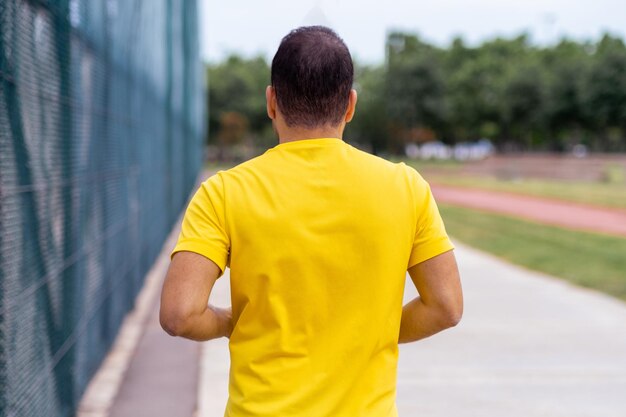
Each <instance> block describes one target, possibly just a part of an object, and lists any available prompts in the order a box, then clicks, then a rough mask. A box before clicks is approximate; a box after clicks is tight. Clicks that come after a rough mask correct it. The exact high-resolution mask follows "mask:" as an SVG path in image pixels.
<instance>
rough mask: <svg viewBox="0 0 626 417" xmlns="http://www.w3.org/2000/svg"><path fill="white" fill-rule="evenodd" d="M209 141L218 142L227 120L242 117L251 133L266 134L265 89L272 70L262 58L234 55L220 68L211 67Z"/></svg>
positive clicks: (209, 74) (220, 64)
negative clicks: (225, 119) (235, 116)
mask: <svg viewBox="0 0 626 417" xmlns="http://www.w3.org/2000/svg"><path fill="white" fill-rule="evenodd" d="M207 75H208V90H209V91H208V101H209V103H208V104H209V132H208V134H209V142H211V143H215V142H217V141H218V140H219V135H220V131H221V130H222V128H223V124H224V120H223V119H224V117H225V116H226V117H227V119H230V118H232V117H233V115H234V114H236V115H237V117H238V118H241V117H243V119H241V120H243V125H244V126H245V128H246V129H249V130H250V132H251V133H253V134H256V135H263V134H264V133H265V129H266V127H267V125H268V119H267V113H266V110H265V87H266V86H267V85H269V83H270V69H269V66H268V64H267V62H265V59H264V58H262V57H257V58H252V59H244V58H241V57H238V56H235V55H232V56H230V57H229V58H228V59H226V60H225V61H224V62H221V63H219V64H217V65H209V66H208V68H207ZM228 116H230V117H228Z"/></svg>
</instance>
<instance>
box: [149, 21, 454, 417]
mask: <svg viewBox="0 0 626 417" xmlns="http://www.w3.org/2000/svg"><path fill="white" fill-rule="evenodd" d="M352 81H353V65H352V59H351V57H350V53H349V51H348V49H347V47H346V45H345V44H344V43H343V41H342V40H341V39H340V38H339V37H338V36H337V35H336V34H335V33H334V32H333V31H331V30H330V29H327V28H324V27H319V26H316V27H304V28H300V29H296V30H294V31H292V32H291V33H289V34H288V35H287V36H286V37H285V38H284V39H283V40H282V42H281V44H280V47H279V48H278V51H277V52H276V56H275V57H274V60H273V62H272V76H271V86H269V87H267V90H266V99H267V113H268V115H269V117H270V119H272V123H273V125H274V128H275V130H276V132H277V135H278V138H279V144H278V145H277V146H275V147H274V148H272V149H270V150H269V151H267V152H266V153H265V154H263V155H262V156H260V157H257V158H255V159H252V160H250V161H248V162H246V163H243V164H241V165H239V166H237V167H235V168H232V169H230V170H228V171H223V172H219V173H217V174H216V175H214V176H212V177H211V178H209V179H208V180H207V181H206V182H204V183H203V184H202V186H201V188H200V190H199V191H198V192H197V193H196V195H195V196H194V198H193V199H192V201H191V203H190V204H189V207H188V209H187V212H186V214H185V218H184V221H183V225H182V232H181V235H180V239H179V241H178V244H177V246H176V248H175V249H174V254H173V257H172V264H171V266H170V270H169V272H168V274H167V278H166V281H165V284H164V286H163V294H162V298H161V324H162V326H163V328H164V329H165V330H166V331H167V332H168V333H169V334H171V335H177V336H182V337H186V338H189V339H193V340H208V339H213V338H217V337H230V344H229V346H230V355H231V372H230V386H229V394H230V395H229V400H228V404H227V407H226V414H225V415H226V416H229V417H243V416H246V417H249V416H267V417H281V416H289V417H297V416H313V417H392V416H397V411H396V407H395V393H396V367H397V360H398V342H400V343H402V342H410V341H414V340H419V339H422V338H424V337H427V336H430V335H433V334H435V333H437V332H439V331H441V330H443V329H446V328H448V327H451V326H454V325H455V324H456V323H457V322H458V321H459V320H460V317H461V314H462V304H463V302H462V295H461V286H460V281H459V274H458V270H457V266H456V262H455V258H454V255H453V252H452V249H453V246H452V244H451V243H450V240H449V239H448V236H447V235H446V232H445V229H444V225H443V223H442V221H441V218H440V216H439V213H438V210H437V206H436V205H435V202H434V200H433V198H432V195H431V193H430V189H429V187H428V184H427V183H426V182H425V181H424V180H423V179H422V178H421V177H420V176H419V174H418V173H417V172H416V171H415V170H413V169H412V168H409V167H407V166H405V165H404V164H393V163H390V162H387V161H385V160H383V159H380V158H378V157H375V156H372V155H369V154H367V153H364V152H361V151H359V150H357V149H355V148H353V147H351V146H350V145H348V144H346V143H345V142H343V140H342V139H341V137H342V134H343V130H344V128H345V126H346V123H348V122H350V120H351V119H352V117H353V116H354V111H355V106H356V102H357V94H356V91H355V90H353V89H352ZM229 265H230V284H231V301H232V313H231V310H230V309H227V310H226V309H218V308H215V307H212V306H207V303H208V298H209V294H210V292H211V288H212V287H213V284H214V283H215V281H216V280H217V278H218V277H219V276H220V275H221V274H222V273H223V272H224V269H225V268H226V266H229ZM407 269H408V271H409V274H410V276H411V278H412V280H413V282H414V283H415V286H416V287H417V290H418V292H419V294H420V296H419V297H417V298H416V299H414V300H413V301H411V302H410V303H408V304H407V305H405V306H404V307H403V306H402V297H403V290H404V284H405V276H406V272H407ZM231 314H232V315H231Z"/></svg>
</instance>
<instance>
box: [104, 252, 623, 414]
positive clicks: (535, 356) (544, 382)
mask: <svg viewBox="0 0 626 417" xmlns="http://www.w3.org/2000/svg"><path fill="white" fill-rule="evenodd" d="M457 257H458V260H459V264H460V266H461V273H462V279H463V285H464V291H465V302H466V308H465V316H464V318H463V320H462V322H461V324H460V325H459V326H458V327H457V328H455V329H452V330H449V331H446V332H444V333H442V334H440V335H437V336H435V337H433V338H431V339H427V340H424V341H421V342H418V343H415V344H411V345H403V346H402V347H401V358H400V363H399V370H398V399H397V403H398V408H399V412H400V417H414V416H428V417H470V416H476V417H478V416H480V417H491V416H493V417H501V416H507V417H516V416H520V417H522V416H523V417H535V416H537V417H538V416H546V417H561V416H563V417H624V416H626V304H624V303H622V302H620V301H617V300H615V299H612V298H610V297H608V296H604V295H602V294H599V293H596V292H593V291H588V290H585V289H581V288H577V287H574V286H571V285H569V284H567V283H565V282H563V281H560V280H557V279H554V278H551V277H547V276H544V275H541V274H537V273H533V272H529V271H526V270H523V269H520V268H517V267H514V266H511V265H509V264H506V263H504V262H501V261H499V260H497V259H495V258H493V257H491V256H489V255H485V254H483V253H481V252H478V251H475V250H473V249H469V248H467V247H465V246H460V245H459V247H458V250H457ZM228 294H229V290H228V276H227V275H225V276H224V277H222V278H220V279H219V280H218V282H217V284H216V286H215V288H214V292H213V294H212V300H211V301H212V302H213V303H215V304H217V305H221V306H226V305H228V304H229V295H228ZM414 296H415V290H414V288H413V286H412V284H410V281H408V285H407V290H406V300H409V299H410V298H412V297H414ZM152 324H153V323H151V324H150V326H152ZM162 336H163V337H162V338H161V339H163V338H167V337H168V336H166V335H165V334H164V333H162ZM144 337H154V334H152V333H151V331H147V332H146V334H145V335H144ZM158 343H160V342H154V339H153V343H152V344H149V343H143V344H141V342H140V346H143V348H140V349H138V350H137V352H138V353H139V354H140V355H141V357H140V356H138V355H137V354H136V355H135V358H134V359H133V360H132V361H131V367H130V369H131V372H129V377H127V378H126V380H125V382H124V384H123V385H122V389H121V391H120V394H118V396H117V401H116V403H119V402H120V401H123V402H124V404H123V407H122V406H119V404H116V405H114V407H113V409H114V410H115V416H116V417H125V416H128V417H130V416H133V417H134V416H136V415H144V414H146V413H142V412H140V410H142V406H144V405H145V407H146V408H145V410H148V409H149V408H152V407H150V406H149V404H146V403H145V401H146V400H145V398H146V396H145V395H142V396H138V397H137V398H136V400H135V403H134V404H132V403H131V402H132V398H133V397H132V396H130V395H126V394H125V391H128V392H131V391H130V390H133V389H134V388H133V384H145V383H146V382H148V381H146V380H142V376H141V373H142V372H143V373H146V374H145V377H146V378H147V379H149V378H152V377H151V376H150V374H149V373H147V371H146V370H147V369H150V366H149V365H148V364H147V363H146V361H147V360H148V359H149V357H148V356H147V355H149V353H146V350H145V349H146V348H148V349H149V348H150V346H152V348H153V349H159V346H158ZM168 346H169V349H170V350H172V352H170V354H177V353H178V354H180V355H184V356H185V357H186V358H190V357H193V354H191V355H190V354H189V353H190V351H189V350H188V349H187V347H185V348H184V349H183V348H182V347H181V350H180V351H178V352H177V351H176V349H178V348H177V347H175V343H170V344H169V345H168ZM200 347H201V355H200V364H199V365H200V376H199V382H198V395H197V406H198V409H197V411H196V416H198V417H222V416H223V412H224V405H225V403H226V398H227V381H228V344H227V341H226V340H216V341H210V342H206V343H202V344H201V346H200ZM142 349H143V350H142ZM152 358H153V359H150V360H154V361H155V363H154V366H157V365H163V364H158V363H156V359H154V358H155V355H153V356H152ZM137 362H143V363H142V364H140V366H137V365H136V363H137ZM170 366H171V369H170V370H169V372H170V374H171V375H172V376H174V375H176V374H177V373H178V374H179V373H181V372H185V373H187V375H188V374H189V372H188V371H181V369H180V368H179V366H180V365H178V366H177V365H176V362H175V361H172V362H171V365H170ZM184 368H186V366H185V367H184ZM161 372H165V371H161ZM156 386H157V385H155V388H152V389H154V391H153V392H152V393H150V394H149V395H151V396H152V397H153V398H154V399H155V400H157V402H159V399H162V398H170V400H171V401H175V402H177V403H178V406H179V410H180V411H181V412H182V411H183V410H186V411H185V412H184V413H182V414H178V413H176V416H183V415H184V416H190V414H189V411H188V410H189V409H190V408H189V407H193V406H194V405H195V404H192V402H193V401H192V399H191V398H190V396H189V395H188V394H189V389H191V387H190V385H189V384H181V385H180V388H176V387H175V386H172V384H167V386H169V387H170V388H169V391H168V392H160V391H159V390H158V388H156ZM162 386H166V385H162ZM144 391H145V390H144ZM178 391H180V392H178ZM144 394H145V393H144ZM181 401H182V402H185V401H186V402H187V404H181ZM125 410H129V411H128V413H127V414H124V412H123V411H125ZM146 415H148V414H146ZM149 415H152V416H154V415H155V414H149ZM156 415H161V414H158V413H157V414H156ZM163 415H165V414H163ZM168 415H174V414H168ZM320 417H322V416H320Z"/></svg>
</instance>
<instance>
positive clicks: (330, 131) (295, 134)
mask: <svg viewBox="0 0 626 417" xmlns="http://www.w3.org/2000/svg"><path fill="white" fill-rule="evenodd" d="M342 135H343V126H335V127H328V126H325V127H321V128H316V129H303V128H298V127H288V128H284V129H283V130H281V131H279V132H278V143H286V142H294V141H296V140H307V139H318V138H337V139H341V138H342Z"/></svg>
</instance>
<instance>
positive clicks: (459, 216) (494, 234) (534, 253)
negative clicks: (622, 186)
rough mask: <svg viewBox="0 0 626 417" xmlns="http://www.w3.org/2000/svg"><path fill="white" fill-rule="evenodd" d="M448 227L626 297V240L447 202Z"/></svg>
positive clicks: (519, 259)
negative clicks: (625, 273)
mask: <svg viewBox="0 0 626 417" xmlns="http://www.w3.org/2000/svg"><path fill="white" fill-rule="evenodd" d="M440 209H441V213H442V216H443V218H444V220H445V222H446V228H447V230H448V232H449V233H450V234H451V235H452V236H453V237H454V238H456V239H459V240H460V241H462V242H465V243H467V244H469V245H471V246H474V247H476V248H479V249H482V250H484V251H487V252H490V253H493V254H494V255H497V256H499V257H502V258H504V259H506V260H508V261H510V262H512V263H515V264H518V265H522V266H524V267H527V268H529V269H534V270H537V271H541V272H545V273H547V274H550V275H554V276H557V277H560V278H564V279H567V280H568V281H571V282H573V283H575V284H578V285H582V286H585V287H589V288H594V289H597V290H600V291H604V292H606V293H607V294H610V295H613V296H615V297H620V298H622V299H624V300H626V276H625V275H624V271H625V270H626V257H624V253H626V239H624V238H619V237H612V236H604V235H597V234H593V233H584V232H576V231H571V230H566V229H560V228H558V227H551V226H544V225H539V224H536V223H532V222H528V221H524V220H519V219H514V218H510V217H506V216H500V215H495V214H489V213H485V212H481V211H477V210H470V209H465V208H460V207H453V206H446V205H441V207H440Z"/></svg>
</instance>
